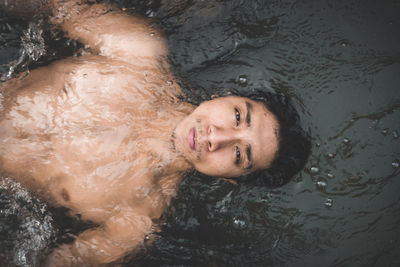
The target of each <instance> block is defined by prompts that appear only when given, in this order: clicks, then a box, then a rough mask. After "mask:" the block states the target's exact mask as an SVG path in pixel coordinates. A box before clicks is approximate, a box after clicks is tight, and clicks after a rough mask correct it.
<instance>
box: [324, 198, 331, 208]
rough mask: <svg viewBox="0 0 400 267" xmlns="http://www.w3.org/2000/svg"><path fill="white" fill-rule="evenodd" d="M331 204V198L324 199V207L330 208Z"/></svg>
mask: <svg viewBox="0 0 400 267" xmlns="http://www.w3.org/2000/svg"><path fill="white" fill-rule="evenodd" d="M332 205H333V200H332V199H331V198H327V199H326V200H325V207H327V208H331V207H332Z"/></svg>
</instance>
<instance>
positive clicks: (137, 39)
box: [53, 1, 168, 62]
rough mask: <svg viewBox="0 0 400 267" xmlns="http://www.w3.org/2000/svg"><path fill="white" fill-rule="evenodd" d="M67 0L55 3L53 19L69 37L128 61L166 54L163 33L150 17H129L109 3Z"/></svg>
mask: <svg viewBox="0 0 400 267" xmlns="http://www.w3.org/2000/svg"><path fill="white" fill-rule="evenodd" d="M55 2H57V3H58V1H55ZM66 2H67V3H65V4H55V6H54V7H53V14H54V19H53V21H54V22H56V23H58V24H59V25H60V26H61V28H62V29H63V31H65V32H66V34H67V35H68V37H70V38H72V39H76V40H78V41H80V42H82V43H84V44H86V45H88V46H90V48H91V49H92V51H94V52H95V53H99V54H100V55H104V56H107V57H112V58H115V59H120V60H124V61H127V62H132V59H134V60H136V59H138V58H139V59H144V60H145V59H149V60H154V59H157V58H159V57H165V56H167V52H168V51H167V50H168V49H167V44H166V40H165V38H164V36H163V34H162V32H161V31H159V30H157V29H155V28H154V27H153V26H152V25H151V23H150V22H149V20H148V19H146V18H142V17H139V16H130V15H128V14H125V13H123V12H122V11H118V10H114V8H113V7H111V6H108V5H103V4H95V5H76V4H74V2H75V1H66Z"/></svg>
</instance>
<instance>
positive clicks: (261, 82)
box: [0, 0, 400, 266]
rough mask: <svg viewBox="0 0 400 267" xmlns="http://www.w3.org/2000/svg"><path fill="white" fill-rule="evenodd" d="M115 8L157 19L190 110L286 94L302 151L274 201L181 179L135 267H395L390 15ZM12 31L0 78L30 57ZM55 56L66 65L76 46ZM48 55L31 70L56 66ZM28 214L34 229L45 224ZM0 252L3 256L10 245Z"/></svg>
mask: <svg viewBox="0 0 400 267" xmlns="http://www.w3.org/2000/svg"><path fill="white" fill-rule="evenodd" d="M115 2H117V3H118V4H124V5H125V6H126V7H128V10H131V11H132V12H133V11H134V10H133V9H132V8H131V7H133V6H135V7H136V9H135V10H139V12H142V13H144V14H147V15H148V16H151V17H155V18H158V19H160V25H161V27H162V28H163V29H164V30H165V31H166V32H167V34H168V39H169V46H170V50H171V60H172V62H173V63H174V65H175V66H176V69H177V71H178V72H179V73H180V75H181V76H183V77H184V79H185V80H187V81H188V83H189V84H191V86H193V87H194V88H196V89H197V91H196V93H198V94H199V95H200V96H201V95H204V94H205V95H213V94H218V93H221V92H226V91H228V90H230V89H236V90H251V89H252V88H265V89H266V90H273V91H278V92H284V93H286V94H288V95H290V96H292V98H293V100H294V102H295V104H296V106H297V108H298V110H299V111H300V115H301V118H302V121H303V123H304V125H305V128H306V129H309V131H310V132H311V135H312V139H313V151H312V155H311V156H310V159H309V162H308V163H307V166H306V168H305V170H304V171H303V172H301V173H300V174H298V175H297V176H296V177H295V178H294V179H293V181H292V182H290V183H289V184H287V185H285V186H284V187H281V188H274V189H272V188H257V187H251V186H247V185H239V186H236V185H233V184H231V183H227V182H225V181H223V180H216V179H211V178H207V177H203V176H201V175H197V174H194V175H190V176H188V177H187V179H186V180H185V181H184V183H183V184H182V186H181V190H180V192H179V194H178V196H177V198H176V199H175V201H174V203H173V206H172V208H171V210H170V212H169V213H168V221H167V223H165V225H164V226H163V232H162V233H160V237H159V239H158V240H157V241H155V242H154V243H153V244H152V246H150V247H149V249H148V251H147V252H148V253H147V254H146V255H142V256H141V257H139V259H135V261H136V263H137V264H138V265H139V266H151V265H162V264H164V265H166V266H169V265H171V266H172V265H177V264H181V265H189V266H205V265H207V266H301V265H303V266H399V264H400V227H399V225H400V194H399V193H398V190H399V189H400V179H399V172H400V168H399V160H400V154H399V152H400V144H399V141H400V139H399V132H400V128H399V121H400V111H399V108H400V95H399V93H398V92H399V91H398V90H399V84H400V76H399V73H400V48H399V44H400V32H399V30H398V29H399V28H400V18H399V16H398V14H400V3H399V2H398V1H395V0H387V1H383V2H377V1H372V0H369V1H363V2H362V3H361V2H359V1H355V0H350V1H348V0H346V1H345V0H339V1H334V2H332V1H317V0H313V1H302V0H300V1H293V0H283V1H282V0H268V1H267V0H250V1H239V0H231V1H200V0H199V1H197V0H196V1H183V0H179V1H169V0H162V1H149V2H148V3H146V4H141V5H137V6H136V5H135V4H136V2H138V3H140V2H141V1H115ZM9 22H10V21H7V19H6V18H4V19H2V20H1V23H0V24H1V26H2V27H3V26H4V25H6V26H4V27H7V23H9ZM11 22H13V21H11ZM11 22H10V23H11ZM9 26H10V27H11V30H10V28H8V27H7V28H4V27H3V28H2V29H5V30H4V31H2V32H1V33H0V44H1V45H2V47H0V67H1V72H2V73H1V74H2V75H4V73H7V72H8V71H10V68H9V66H14V65H13V64H14V63H11V65H6V64H8V63H9V62H17V64H15V68H16V69H19V70H21V69H23V66H22V65H23V64H25V63H24V62H26V60H25V61H21V62H20V63H18V60H19V59H20V57H21V55H23V53H28V51H27V50H26V49H25V50H23V49H22V50H19V47H20V45H21V42H19V41H18V40H19V38H18V37H17V36H18V34H19V35H22V34H23V33H22V32H23V30H26V29H27V27H29V25H25V24H23V23H20V22H18V23H11V24H10V25H9ZM7 29H8V30H7ZM13 29H16V30H13ZM16 33H18V34H16ZM6 39H7V41H4V40H6ZM46 42H49V41H47V40H46ZM62 43H63V45H64V46H63V47H64V48H65V47H68V48H69V49H70V55H73V53H74V52H75V51H77V49H78V46H79V45H77V44H74V43H73V42H70V43H67V41H66V40H62ZM6 44H7V45H6ZM51 47H52V46H50V48H49V47H48V49H49V50H50V51H52V52H51V53H47V54H46V56H45V57H42V58H40V59H39V61H38V62H36V63H35V64H44V63H45V62H47V61H49V60H51V59H53V58H55V57H57V56H58V57H61V56H64V54H63V53H62V52H60V51H58V50H57V49H54V48H51ZM60 50H61V49H60ZM23 51H25V52H23ZM6 66H7V67H6ZM2 201H14V200H13V198H11V199H8V198H7V200H2ZM35 201H37V200H35ZM23 206H27V207H28V208H30V207H32V206H31V204H30V203H28V202H27V201H25V202H24V203H23ZM7 211H8V209H7V208H6V209H3V210H2V213H4V212H7ZM35 212H38V211H35ZM35 214H36V215H37V217H41V216H43V218H42V219H40V222H41V224H45V222H46V219H45V218H47V217H46V216H47V215H48V213H47V212H46V215H42V214H41V213H40V212H39V213H35ZM36 215H35V216H36ZM2 216H3V215H2ZM17 217H18V216H17ZM3 218H6V219H7V220H8V217H7V216H6V217H2V220H3ZM18 218H19V220H23V219H24V218H23V217H18ZM27 218H30V217H29V216H27ZM35 218H36V217H35ZM32 221H33V220H32ZM6 224H7V223H6ZM6 224H4V225H6ZM8 224H9V223H8ZM4 225H3V223H2V227H5V226H4ZM20 225H23V223H20ZM2 229H3V228H2ZM48 230H49V232H48V233H49V234H50V235H51V236H54V235H55V231H56V230H54V229H53V228H51V229H50V228H49V229H48ZM12 231H14V232H13V233H14V236H18V233H19V232H18V230H16V229H14V230H12ZM45 231H47V230H45ZM59 231H63V230H62V229H59ZM59 235H62V233H61V234H59ZM7 238H9V240H8V241H7V242H8V244H9V245H7V246H8V247H7V248H11V247H10V246H12V245H15V244H16V243H13V242H14V241H13V240H12V238H13V235H12V234H9V235H8V236H7ZM28 239H29V238H28ZM47 240H51V237H50V236H49V237H48V239H47ZM47 244H50V242H48V241H46V242H44V243H41V249H40V250H34V251H33V252H34V253H37V252H38V251H42V249H44V247H45V246H46V245H47ZM5 247H6V246H2V248H5ZM27 250H29V249H27ZM44 250H45V249H44ZM7 251H8V252H7ZM7 251H6V254H5V255H7V256H6V257H7V259H12V258H14V255H17V254H13V252H12V251H13V250H12V249H9V250H7ZM2 253H4V252H3V251H2ZM7 253H8V254H7ZM35 255H37V254H35ZM34 257H35V256H34ZM14 262H15V263H21V262H18V261H14ZM127 265H128V266H130V265H131V264H127Z"/></svg>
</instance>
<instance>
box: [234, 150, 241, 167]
mask: <svg viewBox="0 0 400 267" xmlns="http://www.w3.org/2000/svg"><path fill="white" fill-rule="evenodd" d="M239 162H240V149H239V147H236V160H235V164H236V165H239Z"/></svg>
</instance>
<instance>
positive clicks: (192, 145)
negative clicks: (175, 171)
mask: <svg viewBox="0 0 400 267" xmlns="http://www.w3.org/2000/svg"><path fill="white" fill-rule="evenodd" d="M188 142H189V146H190V148H191V149H192V150H193V151H196V129H195V128H194V127H193V128H192V129H190V131H189V136H188Z"/></svg>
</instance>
